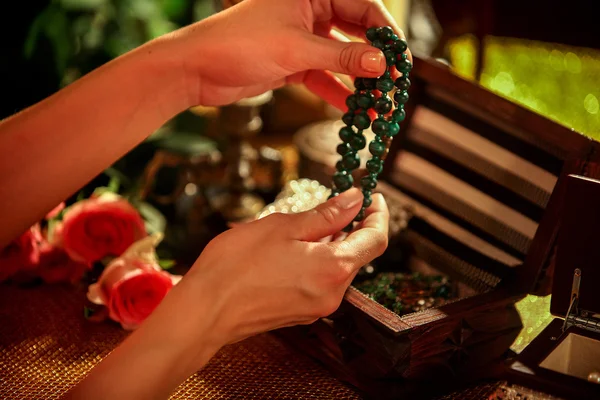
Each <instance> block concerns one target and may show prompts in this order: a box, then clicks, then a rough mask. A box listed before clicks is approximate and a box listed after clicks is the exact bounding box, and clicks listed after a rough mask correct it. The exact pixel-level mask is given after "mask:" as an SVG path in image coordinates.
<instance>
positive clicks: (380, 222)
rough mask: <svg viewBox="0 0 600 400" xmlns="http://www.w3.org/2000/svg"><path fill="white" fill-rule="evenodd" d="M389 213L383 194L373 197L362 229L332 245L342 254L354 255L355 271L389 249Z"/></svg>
mask: <svg viewBox="0 0 600 400" xmlns="http://www.w3.org/2000/svg"><path fill="white" fill-rule="evenodd" d="M388 223H389V211H388V208H387V205H386V203H385V200H384V198H383V196H382V195H381V194H379V193H378V194H374V195H373V203H372V204H371V206H370V207H369V208H368V209H367V211H366V216H365V219H364V221H363V223H362V227H361V228H360V229H358V230H356V231H354V232H351V233H350V234H349V235H348V237H347V238H346V239H345V240H344V241H343V242H339V243H338V242H334V243H331V244H330V245H331V246H334V247H337V248H338V250H339V251H340V252H342V253H347V252H350V253H352V254H353V257H354V260H353V265H354V267H355V269H359V268H361V267H362V266H363V265H365V264H367V263H369V262H371V261H373V260H374V259H375V258H377V257H379V256H380V255H381V254H383V252H384V251H385V249H386V248H387V241H388Z"/></svg>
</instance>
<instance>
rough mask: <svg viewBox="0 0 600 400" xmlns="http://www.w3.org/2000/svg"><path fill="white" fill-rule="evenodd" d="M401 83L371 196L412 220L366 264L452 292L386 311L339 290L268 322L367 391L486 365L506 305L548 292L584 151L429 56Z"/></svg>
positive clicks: (409, 386) (476, 372) (510, 330)
mask: <svg viewBox="0 0 600 400" xmlns="http://www.w3.org/2000/svg"><path fill="white" fill-rule="evenodd" d="M410 79H411V81H412V86H411V89H410V101H409V103H408V104H407V105H406V106H407V107H406V114H407V119H406V120H405V121H404V122H403V123H402V126H401V132H400V134H398V135H397V136H396V137H395V138H394V141H393V142H392V146H391V148H390V151H389V153H388V156H387V159H386V161H385V167H384V171H383V173H382V175H381V177H380V181H379V184H378V187H377V189H376V191H379V192H381V193H383V194H384V196H385V197H386V200H387V202H388V206H389V207H390V212H391V218H392V225H393V226H396V225H398V224H394V219H395V218H397V217H398V215H400V214H401V213H402V212H404V211H405V210H407V209H408V210H409V211H410V214H411V215H412V217H411V219H410V221H409V223H408V227H407V228H406V229H404V230H400V231H394V230H393V231H392V232H391V234H392V236H391V237H390V242H389V246H388V251H387V252H386V254H385V255H384V256H383V257H381V258H380V260H376V263H375V264H377V262H378V261H380V263H379V264H382V265H383V267H382V268H383V269H384V270H387V271H419V272H421V273H423V274H432V273H433V274H443V275H444V276H446V277H448V278H449V279H450V280H451V281H452V282H453V285H454V286H453V287H454V289H453V290H454V292H455V298H454V300H453V301H449V302H448V303H447V304H444V305H442V306H440V307H437V308H429V309H425V310H423V311H420V312H414V313H409V314H405V315H399V314H396V313H394V312H393V311H391V310H390V309H388V308H386V307H384V306H382V305H381V304H379V303H377V302H375V301H374V300H372V299H371V298H370V297H368V296H367V295H365V294H364V293H362V292H360V291H359V290H357V289H356V288H355V287H354V286H356V285H353V287H351V288H350V289H349V290H348V291H347V293H346V295H345V298H344V300H343V302H342V304H341V306H340V308H339V309H338V311H337V312H336V313H334V314H333V315H331V316H329V317H328V318H323V319H321V320H319V321H317V322H316V323H314V324H312V325H310V326H301V327H293V328H289V329H283V330H280V331H279V333H280V334H281V335H283V336H284V337H286V338H288V339H289V340H290V342H291V343H292V344H294V345H296V346H298V347H299V348H301V349H302V350H303V351H305V352H307V353H309V354H311V355H312V356H314V357H315V358H317V359H319V360H321V361H322V362H323V363H324V364H325V365H326V366H327V367H328V368H329V369H330V370H332V371H333V372H334V373H335V374H336V375H337V376H338V377H339V378H340V379H342V380H344V381H346V382H349V383H351V384H353V385H354V386H356V387H358V388H359V389H361V390H362V391H363V392H364V393H366V394H367V395H370V396H372V397H374V398H386V397H389V398H397V397H398V396H400V395H407V394H411V396H412V397H411V398H415V397H417V394H419V395H425V393H426V391H427V389H437V388H441V387H443V385H445V384H451V383H454V382H456V381H457V380H458V378H461V379H462V378H465V377H468V378H471V379H475V378H477V377H480V376H485V375H488V374H491V373H492V368H491V367H490V366H491V365H495V364H494V363H497V361H498V360H502V359H503V357H504V356H505V354H506V352H507V351H508V349H509V347H510V346H511V344H512V343H513V341H514V340H515V338H516V337H517V336H518V334H519V332H520V330H521V329H522V322H521V320H520V317H519V314H518V312H517V310H516V308H515V303H516V302H517V301H518V300H520V299H522V298H523V297H524V296H525V295H526V294H528V293H535V294H541V295H543V294H548V293H549V291H550V283H551V276H552V269H553V264H554V251H555V243H556V234H557V230H558V224H559V219H560V216H561V212H562V204H563V200H564V194H565V189H564V186H565V177H566V176H567V175H569V174H581V175H586V174H587V173H588V168H587V167H588V161H589V160H590V158H593V157H594V155H595V152H596V146H595V143H594V142H592V141H591V140H590V139H588V138H586V137H584V136H582V135H580V134H578V133H576V132H573V131H571V130H569V129H567V128H564V127H562V126H560V125H558V124H556V123H554V122H552V121H550V120H548V119H546V118H543V117H541V116H540V115H538V114H535V113H533V112H531V111H529V110H527V109H525V108H523V107H520V106H518V105H516V104H514V103H512V102H509V101H508V100H505V99H503V98H501V97H499V96H497V95H495V94H493V93H491V92H489V91H487V90H485V89H483V88H481V87H480V86H478V85H477V84H475V83H472V82H469V81H467V80H464V79H462V78H460V77H458V76H457V75H455V74H454V73H452V72H451V71H450V70H449V69H448V68H447V67H446V66H445V65H443V64H441V63H438V62H436V61H434V60H426V59H420V58H415V61H414V68H413V71H412V72H411V75H410ZM322 183H323V184H325V185H328V186H329V185H330V182H322ZM400 226H401V224H400Z"/></svg>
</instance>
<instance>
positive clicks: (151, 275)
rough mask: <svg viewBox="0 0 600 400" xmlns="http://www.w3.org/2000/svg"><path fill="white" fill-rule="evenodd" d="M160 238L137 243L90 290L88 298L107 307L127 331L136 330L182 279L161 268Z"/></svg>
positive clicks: (115, 319)
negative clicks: (155, 251) (155, 247)
mask: <svg viewBox="0 0 600 400" xmlns="http://www.w3.org/2000/svg"><path fill="white" fill-rule="evenodd" d="M160 239H161V236H160V235H153V236H148V237H146V238H144V239H142V240H140V241H138V242H136V243H134V244H133V245H132V246H131V247H130V248H129V249H127V251H126V252H125V253H124V254H123V256H122V257H119V258H117V259H115V260H113V261H112V262H111V263H110V264H109V265H108V266H107V267H106V268H105V270H104V271H103V272H102V275H100V278H99V279H98V282H96V283H94V284H92V285H90V287H89V288H88V296H87V297H88V299H89V300H90V301H91V302H92V303H94V304H100V305H105V306H106V307H107V308H108V315H109V317H110V318H111V319H112V320H114V321H117V322H119V323H121V326H122V327H123V328H124V329H127V330H132V329H135V328H137V327H138V326H139V324H141V323H142V322H143V321H144V320H145V319H146V318H147V317H148V316H149V315H150V314H151V313H152V311H154V309H155V308H156V307H157V306H158V305H159V304H160V302H161V301H162V299H163V298H164V297H165V296H166V295H167V293H168V292H169V290H171V288H172V287H173V286H174V285H175V284H176V283H177V282H178V281H179V280H180V279H181V276H178V275H172V274H169V273H168V272H166V271H163V270H162V269H161V268H160V266H159V265H158V261H157V259H156V255H155V253H154V246H155V245H156V244H157V243H158V242H159V241H160Z"/></svg>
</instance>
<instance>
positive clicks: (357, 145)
mask: <svg viewBox="0 0 600 400" xmlns="http://www.w3.org/2000/svg"><path fill="white" fill-rule="evenodd" d="M366 145H367V139H365V137H364V136H363V135H362V134H361V135H354V137H353V138H352V140H351V141H350V146H351V147H352V149H353V150H355V151H359V150H362V149H364V148H365V146H366Z"/></svg>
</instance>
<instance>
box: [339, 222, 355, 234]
mask: <svg viewBox="0 0 600 400" xmlns="http://www.w3.org/2000/svg"><path fill="white" fill-rule="evenodd" d="M353 228H354V225H352V222H350V223H349V224H348V225H346V226H345V227H344V229H342V230H343V231H344V232H352V229H353Z"/></svg>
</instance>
